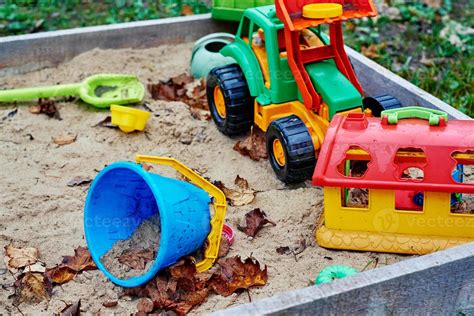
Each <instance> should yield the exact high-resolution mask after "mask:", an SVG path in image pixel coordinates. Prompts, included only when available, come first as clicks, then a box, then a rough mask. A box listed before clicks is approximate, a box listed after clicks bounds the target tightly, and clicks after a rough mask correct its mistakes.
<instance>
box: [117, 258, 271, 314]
mask: <svg viewBox="0 0 474 316" xmlns="http://www.w3.org/2000/svg"><path fill="white" fill-rule="evenodd" d="M267 280H268V274H267V268H266V267H265V268H264V269H263V270H262V269H261V267H260V264H259V263H258V261H256V260H254V259H251V258H248V259H246V260H245V261H242V259H241V258H240V257H233V258H228V259H221V260H219V261H218V268H216V269H214V271H213V270H210V271H207V272H204V273H198V272H197V270H196V266H195V264H194V262H193V261H192V260H191V259H189V258H187V259H183V260H181V261H180V262H179V263H178V264H176V265H174V266H172V267H171V268H168V269H167V270H166V271H164V272H161V273H160V274H159V275H157V276H156V277H155V278H154V279H153V280H152V281H150V282H149V283H148V284H147V285H145V286H142V287H139V288H133V289H126V290H125V292H124V295H130V296H136V297H139V298H140V300H139V302H138V304H137V309H138V314H137V315H146V314H148V313H152V312H153V311H159V310H166V311H173V312H175V313H177V314H178V315H184V314H187V313H188V312H189V311H190V310H191V309H192V308H193V307H195V306H198V305H200V304H202V303H203V302H204V301H205V300H206V299H207V297H208V296H209V295H210V294H211V293H216V294H219V295H222V296H229V295H231V294H232V293H235V292H237V291H239V290H244V289H249V288H251V287H252V286H263V285H265V284H266V283H267Z"/></svg>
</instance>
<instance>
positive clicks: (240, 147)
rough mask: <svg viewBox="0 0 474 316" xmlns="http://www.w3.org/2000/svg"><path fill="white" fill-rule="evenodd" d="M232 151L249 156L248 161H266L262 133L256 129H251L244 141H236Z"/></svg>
mask: <svg viewBox="0 0 474 316" xmlns="http://www.w3.org/2000/svg"><path fill="white" fill-rule="evenodd" d="M234 150H235V151H237V152H239V153H240V154H241V155H243V156H249V157H250V159H252V160H255V161H260V160H262V159H267V158H268V154H267V145H266V142H265V135H264V133H263V132H262V131H261V130H260V129H259V128H258V127H255V126H254V127H253V128H252V132H251V134H250V136H249V137H248V138H247V139H245V140H244V141H238V142H237V143H236V144H235V146H234Z"/></svg>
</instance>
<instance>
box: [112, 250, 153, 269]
mask: <svg viewBox="0 0 474 316" xmlns="http://www.w3.org/2000/svg"><path fill="white" fill-rule="evenodd" d="M154 259H155V251H153V250H152V249H126V250H124V251H123V252H122V255H121V256H120V257H119V258H118V261H119V262H120V263H121V264H124V265H126V266H127V267H130V268H132V269H135V270H145V267H146V264H147V263H148V262H150V261H153V260H154Z"/></svg>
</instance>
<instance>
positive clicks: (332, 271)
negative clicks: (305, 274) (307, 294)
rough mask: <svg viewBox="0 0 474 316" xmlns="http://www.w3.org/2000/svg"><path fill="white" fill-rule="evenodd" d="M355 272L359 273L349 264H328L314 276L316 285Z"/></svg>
mask: <svg viewBox="0 0 474 316" xmlns="http://www.w3.org/2000/svg"><path fill="white" fill-rule="evenodd" d="M357 273H359V271H357V270H356V269H354V268H352V267H349V266H339V265H335V266H330V267H328V268H326V269H323V270H321V272H319V274H318V277H317V278H316V285H321V284H325V283H330V282H332V281H334V280H336V279H344V278H346V277H349V276H351V275H354V274H357Z"/></svg>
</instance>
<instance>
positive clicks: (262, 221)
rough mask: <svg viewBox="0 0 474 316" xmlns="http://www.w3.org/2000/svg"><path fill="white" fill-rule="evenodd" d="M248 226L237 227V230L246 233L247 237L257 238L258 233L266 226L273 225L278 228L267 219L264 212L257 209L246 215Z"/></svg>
mask: <svg viewBox="0 0 474 316" xmlns="http://www.w3.org/2000/svg"><path fill="white" fill-rule="evenodd" d="M245 222H246V226H245V227H242V226H240V225H239V226H237V228H238V229H239V230H240V231H242V232H244V233H245V234H246V235H247V236H251V237H255V235H257V233H258V232H259V231H260V230H261V229H262V228H263V226H264V225H266V224H271V225H273V226H276V224H275V223H274V222H272V221H270V220H268V219H267V214H265V212H264V211H262V210H260V209H259V208H256V209H254V210H252V211H250V212H248V213H247V214H245Z"/></svg>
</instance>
